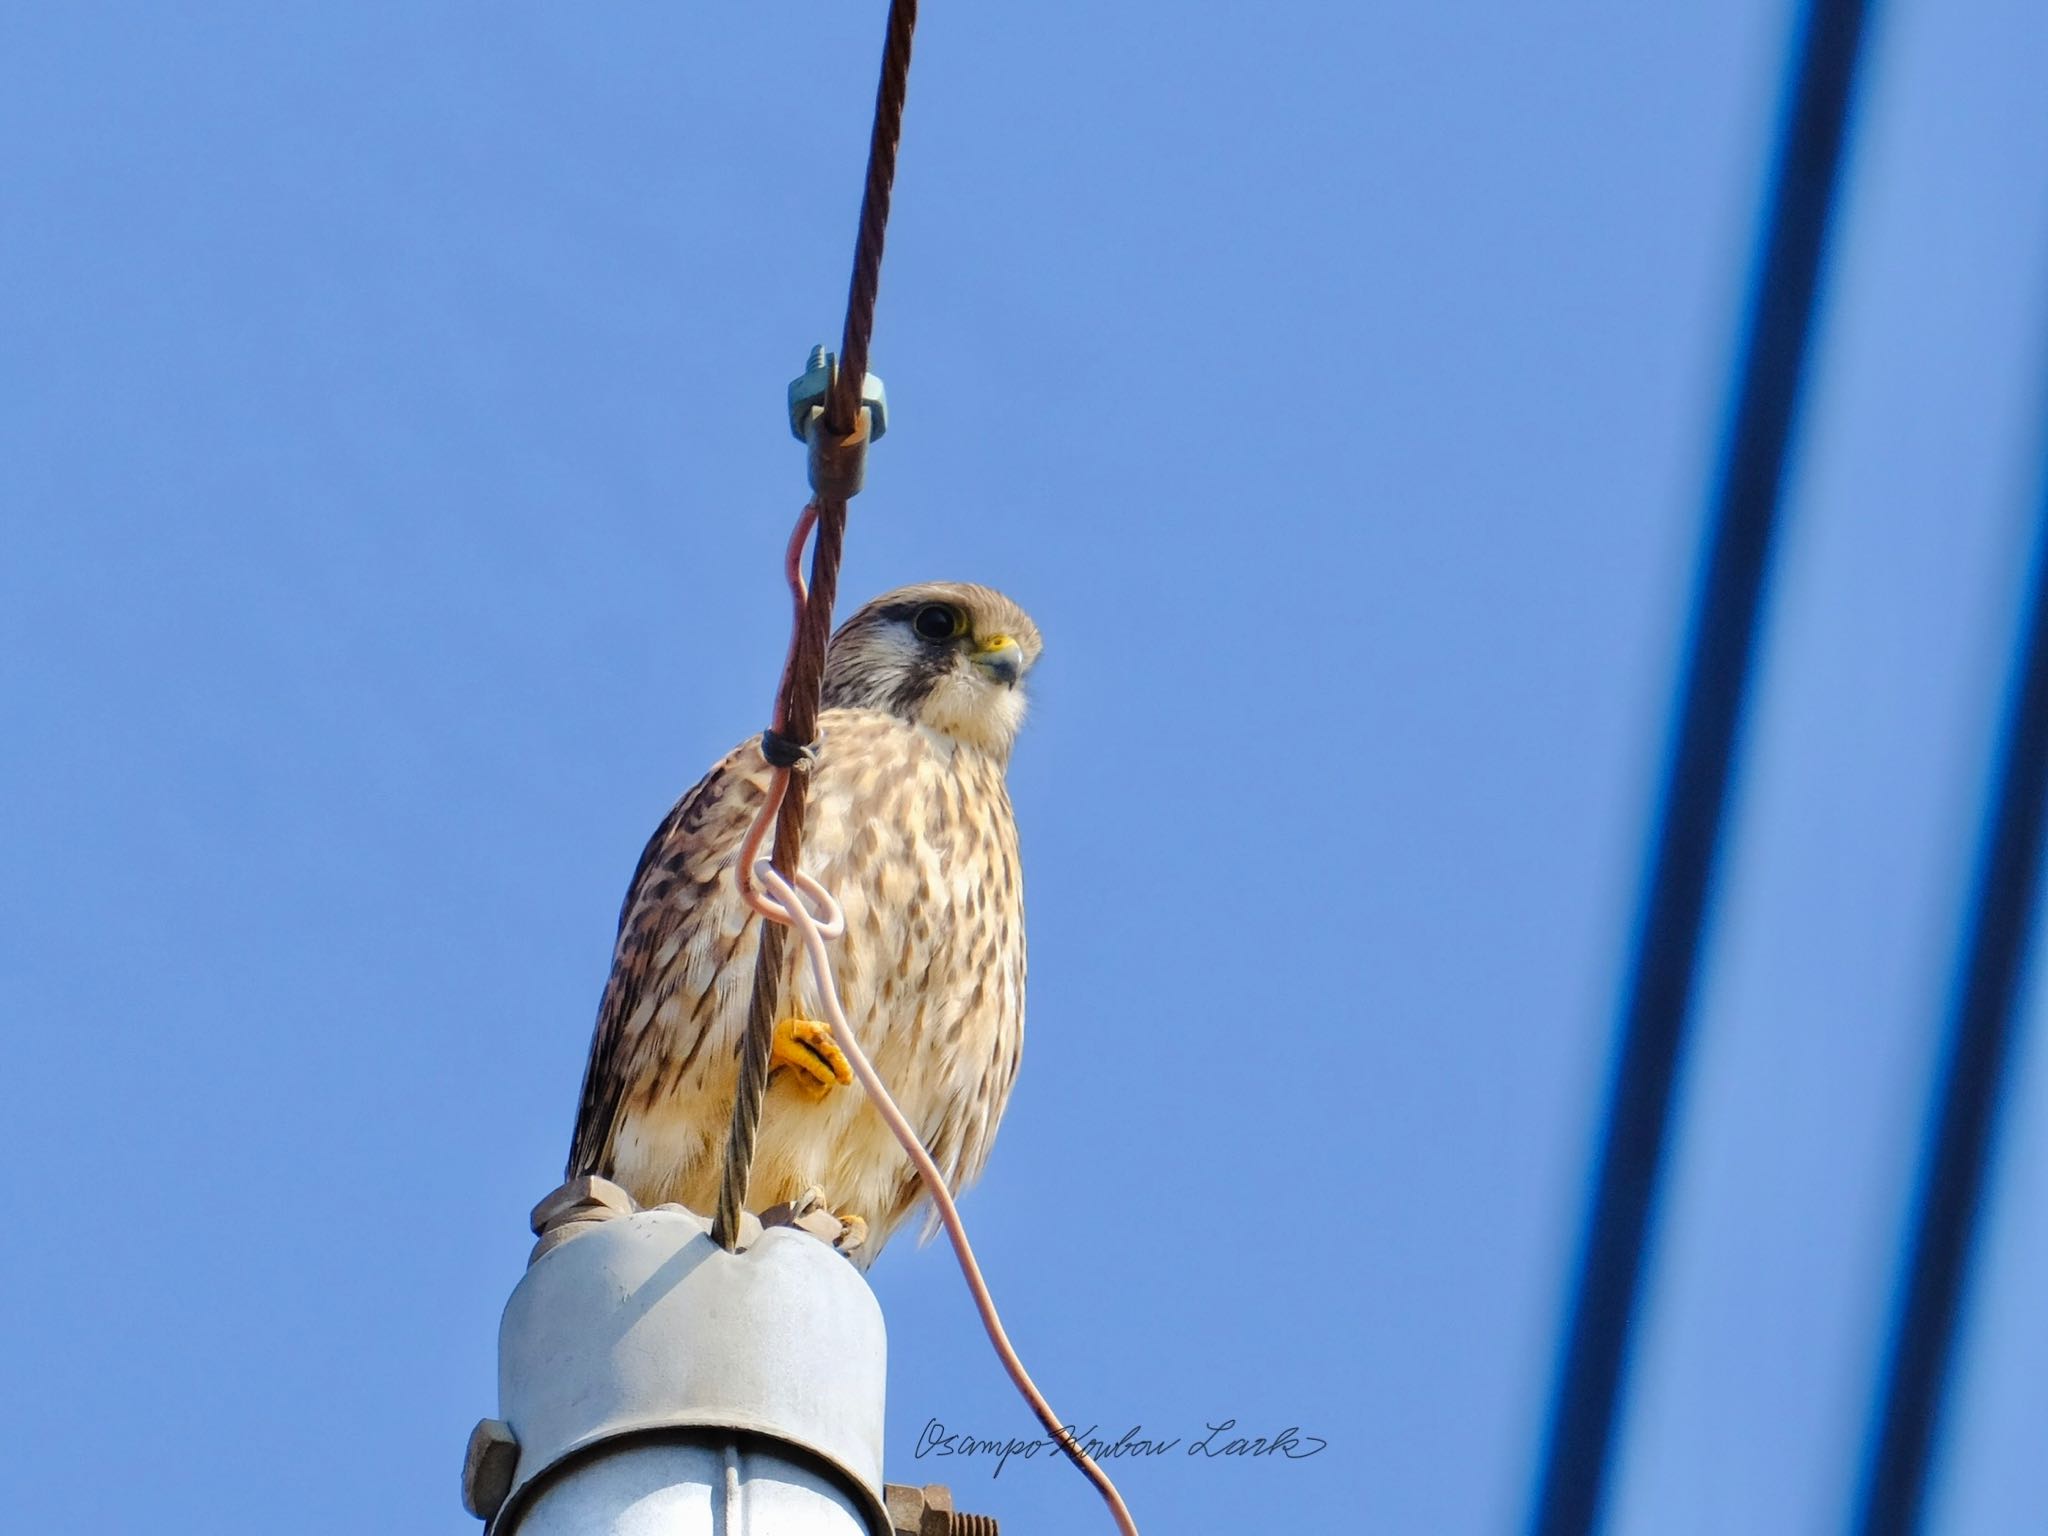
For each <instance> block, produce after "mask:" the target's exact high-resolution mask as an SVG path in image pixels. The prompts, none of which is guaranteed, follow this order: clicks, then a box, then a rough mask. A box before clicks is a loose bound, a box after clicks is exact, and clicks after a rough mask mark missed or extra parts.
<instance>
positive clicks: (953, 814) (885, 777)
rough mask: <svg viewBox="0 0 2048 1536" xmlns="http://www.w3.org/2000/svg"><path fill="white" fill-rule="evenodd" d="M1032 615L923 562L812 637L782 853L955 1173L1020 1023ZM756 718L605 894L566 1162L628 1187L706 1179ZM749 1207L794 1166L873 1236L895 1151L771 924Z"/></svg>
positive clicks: (864, 1018) (870, 1031) (722, 1095)
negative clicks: (767, 1051)
mask: <svg viewBox="0 0 2048 1536" xmlns="http://www.w3.org/2000/svg"><path fill="white" fill-rule="evenodd" d="M1039 649H1040V642H1039V637H1038V628H1037V626H1036V625H1034V624H1033V623H1032V622H1031V620H1030V618H1029V617H1028V616H1026V614H1025V613H1024V611H1023V610H1022V609H1021V608H1019V607H1018V606H1017V605H1016V604H1015V603H1013V602H1011V601H1010V600H1009V599H1008V598H1007V597H1004V596H1003V595H1002V594H1001V593H1000V592H995V591H991V590H990V589H989V588H987V587H978V586H970V585H966V584H964V583H953V582H933V583H929V584H926V585H922V586H913V587H904V588H901V589H899V590H898V591H894V592H890V593H887V594H885V595H884V596H882V597H878V598H876V599H875V600H874V601H873V602H871V603H869V604H868V605H867V606H866V607H864V608H862V609H861V610H860V611H859V612H857V613H855V614H854V615H853V616H852V617H851V618H850V619H848V620H847V621H846V622H845V623H844V624H843V625H841V626H840V628H839V631H838V632H837V633H836V634H835V635H834V636H833V637H832V642H831V646H830V648H829V650H828V651H827V653H826V663H825V683H824V696H823V711H822V713H821V715H820V717H819V740H818V755H817V761H816V763H815V765H814V766H813V767H812V769H811V770H810V775H811V783H810V802H809V806H808V809H807V812H806V816H805V821H804V841H803V866H804V869H805V870H806V871H807V872H808V873H810V874H811V875H813V876H814V877H816V878H817V879H818V880H820V881H822V882H823V883H824V885H825V887H826V889H828V890H830V891H831V892H832V893H833V894H834V895H835V896H836V897H837V898H838V900H839V904H840V906H841V907H842V908H843V909H844V911H845V913H846V932H845V936H844V937H843V938H841V939H840V940H838V941H837V943H835V944H834V945H833V951H834V952H833V964H834V968H835V970H836V972H837V976H838V981H839V990H840V996H841V999H842V1001H843V1002H844V1003H845V1006H846V1016H847V1019H848V1021H849V1022H850V1023H851V1024H852V1026H853V1028H854V1030H855V1032H856V1033H857V1035H858V1037H859V1039H860V1041H861V1043H862V1045H863V1046H865V1047H866V1049H867V1052H868V1054H869V1056H870V1057H871V1058H872V1059H873V1061H874V1064H875V1068H876V1070H877V1071H878V1072H879V1073H880V1074H881V1077H882V1081H883V1082H885V1083H886V1084H888V1085H889V1088H890V1091H891V1092H892V1093H893V1094H894V1096H895V1098H896V1101H897V1103H898V1104H899V1105H900V1106H901V1107H902V1109H903V1112H904V1114H905V1115H906V1116H907V1117H908V1118H909V1120H910V1123H911V1124H912V1125H913V1126H915V1127H916V1128H917V1131H918V1134H919V1136H920V1137H922V1138H923V1141H924V1144H925V1146H926V1147H927V1148H928V1149H929V1150H930V1152H931V1154H932V1157H933V1159H934V1160H935V1161H936V1162H937V1163H938V1165H939V1168H940V1169H941V1170H942V1171H943V1172H944V1174H945V1176H946V1182H947V1185H948V1187H949V1188H951V1189H953V1190H955V1191H958V1190H960V1189H962V1188H964V1187H965V1186H966V1185H967V1184H969V1183H970V1182H972V1181H973V1179H974V1178H975V1177H976V1176H977V1175H978V1174H979V1173H980V1172H981V1170H982V1167H983V1165H984V1164H985V1163H986V1162H987V1160H988V1154H989V1148H990V1146H991V1145H992V1144H993V1142H994V1140H995V1133H996V1125H997V1122H999V1121H1000V1120H1001V1119H1002V1115H1003V1107H1004V1105H1005V1104H1006V1103H1007V1102H1008V1100H1009V1097H1010V1088H1011V1085H1012V1084H1013V1083H1014V1082H1015V1080H1016V1076H1017V1062H1018V1057H1019V1053H1020V1051H1021V1049H1022V1046H1023V1038H1024V905H1023V898H1024V889H1023V880H1022V875H1021V872H1020V870H1019V867H1018V862H1017V828H1016V823H1015V821H1014V819H1013V817H1012V815H1011V810H1010V796H1009V792H1008V790H1007V789H1006V788H1005V786H1004V782H1003V774H1004V769H1005V768H1006V766H1007V765H1008V762H1009V757H1010V748H1011V745H1012V743H1013V742H1014V741H1015V740H1016V736H1017V731H1018V728H1019V726H1021V725H1022V724H1023V720H1024V691H1023V682H1024V678H1025V675H1026V674H1027V673H1028V672H1029V671H1030V670H1031V667H1032V664H1033V663H1034V662H1036V661H1037V660H1038V655H1039ZM769 774H770V770H769V767H768V765H767V763H766V762H765V761H764V760H763V758H762V756H761V749H760V738H759V737H758V736H757V737H754V738H752V739H750V740H748V741H746V742H743V743H741V744H740V745H739V746H738V747H736V748H734V749H733V750H732V751H731V752H729V753H727V754H726V756H725V758H724V759H723V760H722V761H721V762H720V763H719V764H718V765H717V766H716V767H714V768H713V769H712V770H711V771H710V773H708V774H706V775H705V776H704V778H703V779H702V780H700V781H699V782H698V784H697V786H696V787H695V788H694V789H692V790H691V791H690V792H689V793H688V794H686V795H684V796H683V798H682V799H681V800H679V801H678V802H677V803H676V806H675V809H674V810H672V811H670V812H669V814H668V818H667V820H665V821H664V822H662V824H661V826H660V827H659V828H658V829H657V830H656V832H655V834H654V836H653V838H652V840H651V841H649V843H648V844H647V849H646V852H644V853H643V854H641V856H640V867H639V868H638V869H637V870H635V871H634V873H633V883H632V885H631V887H630V888H629V889H628V891H627V893H626V904H625V907H624V909H623V911H621V913H620V915H619V936H618V944H617V948H616V950H615V952H614V955H613V959H612V972H611V979H610V981H609V982H607V983H606V986H605V990H604V1000H603V1002H602V1003H601V1005H600V1006H599V1009H598V1016H597V1029H596V1033H595V1035H594V1036H593V1038H592V1041H591V1047H590V1063H589V1066H588V1067H587V1069H586V1070H585V1072H584V1077H583V1103H582V1108H581V1110H580V1111H579V1112H578V1115H577V1119H576V1137H575V1142H574V1145H573V1146H572V1147H571V1150H570V1153H569V1167H568V1174H569V1177H571V1178H575V1177H577V1176H579V1175H581V1174H592V1173H594V1174H602V1175H604V1176H605V1177H607V1178H610V1179H612V1180H614V1181H615V1182H617V1183H619V1184H621V1185H623V1186H624V1187H625V1189H626V1190H627V1192H628V1193H630V1194H631V1195H632V1196H633V1197H634V1198H635V1199H636V1200H638V1201H639V1202H640V1203H641V1204H642V1205H658V1204H662V1203H664V1202H667V1201H680V1202H681V1203H682V1204H684V1205H686V1206H688V1207H690V1208H691V1209H692V1210H695V1211H699V1212H708V1211H710V1210H711V1209H712V1208H713V1207H714V1206H715V1204H716V1202H717V1192H718V1184H719V1179H720V1174H721V1167H720V1165H721V1160H722V1158H723V1156H724V1149H725V1138H726V1127H727V1123H728V1121H729V1119H730V1116H731V1113H732V1102H733V1093H734V1090H735V1087H736V1084H737V1081H738V1074H739V1050H740V1039H741V1035H742V1033H743V1032H744V1028H745V1024H746V1017H747V1005H748V994H749V989H750V986H751V982H752V973H753V964H754V952H755V946H756V936H757V933H758V928H759V924H760V922H761V919H760V918H759V917H758V916H757V915H755V914H754V913H753V912H752V911H751V910H749V909H748V908H747V906H746V905H745V904H744V903H743V902H742V900H741V898H740V895H739V891H738V889H737V886H736V884H735V864H736V862H737V855H738V853H739V847H740V841H741V839H742V838H744V837H745V835H746V832H747V828H748V826H749V824H750V823H751V822H752V821H753V818H754V815H755V812H756V811H757V810H758V809H759V808H760V805H761V803H762V799H763V796H764V795H765V793H766V789H767V785H768V780H769ZM782 969H783V974H782V976H781V980H780V993H779V997H778V1003H777V1009H776V1018H777V1019H778V1020H779V1021H780V1022H778V1024H777V1025H776V1030H775V1046H774V1055H773V1057H772V1063H773V1065H772V1070H771V1073H770V1076H769V1082H768V1097H767V1101H766V1104H765V1105H764V1107H763V1110H762V1117H761V1133H760V1142H759V1145H758V1148H757V1150H756V1153H755V1159H754V1166H753V1172H752V1178H751V1183H750V1184H749V1186H748V1191H747V1201H746V1205H747V1208H748V1209H750V1210H756V1211H758V1210H761V1209H763V1208H764V1207H766V1206H768V1205H771V1204H774V1203H778V1202H781V1201H785V1200H795V1199H799V1198H800V1197H803V1196H805V1195H806V1194H807V1192H809V1191H816V1192H818V1194H819V1195H821V1196H822V1200H823V1203H824V1204H825V1205H827V1206H829V1207H830V1209H831V1210H832V1211H834V1212H836V1213H837V1214H838V1215H839V1216H841V1217H842V1218H843V1219H845V1220H847V1221H848V1223H849V1232H853V1231H857V1230H858V1225H859V1223H861V1222H864V1223H865V1226H866V1236H865V1240H864V1241H860V1240H858V1239H856V1241H859V1252H858V1254H857V1257H858V1258H859V1260H860V1261H861V1262H862V1263H867V1262H871V1261H872V1260H873V1258H874V1256H875V1255H876V1254H877V1253H879V1252H880V1251H881V1248H882V1245H883V1244H884V1243H885V1242H886V1241H887V1240H888V1238H889V1235H890V1233H891V1232H893V1231H894V1230H895V1229H896V1228H897V1227H898V1226H900V1225H901V1224H902V1222H903V1220H904V1218H905V1217H907V1216H908V1215H909V1214H910V1212H911V1210H912V1209H913V1208H914V1207H915V1206H916V1205H917V1204H918V1202H919V1199H920V1197H921V1189H920V1185H919V1182H918V1179H917V1175H916V1174H915V1172H914V1171H913V1170H912V1168H911V1165H910V1161H909V1159H908V1158H907V1157H905V1156H904V1154H903V1151H902V1149H901V1148H900V1147H899V1146H898V1145H897V1144H896V1141H895V1139H894V1138H893V1137H892V1136H891V1135H890V1134H889V1131H888V1128H887V1127H886V1126H884V1125H883V1124H882V1121H881V1117H880V1116H879V1115H877V1114H876V1113H875V1111H874V1110H873V1109H872V1108H871V1107H870V1106H869V1104H868V1103H867V1100H866V1096H865V1095H864V1094H862V1093H861V1091H860V1090H859V1089H858V1088H855V1087H851V1086H849V1085H850V1084H851V1083H852V1074H851V1072H850V1070H849V1069H848V1066H847V1063H846V1060H845V1058H844V1057H843V1056H842V1055H841V1054H840V1052H839V1050H838V1048H837V1047H836V1046H835V1045H834V1044H833V1043H832V1038H831V1033H830V1031H829V1030H828V1029H827V1028H826V1027H825V1026H824V1025H823V1024H822V1023H819V1022H817V1021H818V1020H821V1019H823V1018H824V1017H825V1013H824V1010H823V1009H822V1008H821V1007H820V1006H819V1004H818V999H817V995H816V988H815V983H814V982H813V980H812V977H811V975H810V970H809V967H808V965H807V964H806V963H805V960H804V954H803V946H802V945H801V944H799V943H795V942H792V943H791V944H789V945H788V946H787V954H786V955H785V958H784V962H783V968H782Z"/></svg>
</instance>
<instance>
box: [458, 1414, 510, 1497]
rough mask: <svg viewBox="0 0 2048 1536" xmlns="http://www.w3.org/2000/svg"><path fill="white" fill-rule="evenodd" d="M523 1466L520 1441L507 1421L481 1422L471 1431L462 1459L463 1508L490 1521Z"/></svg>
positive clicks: (487, 1420)
mask: <svg viewBox="0 0 2048 1536" xmlns="http://www.w3.org/2000/svg"><path fill="white" fill-rule="evenodd" d="M518 1466H519V1442H518V1441H517V1440H516V1439H514V1438H513V1436H512V1426H511V1425H510V1424H507V1423H506V1422H505V1421H504V1420H503V1419H479V1420H477V1426H476V1428H475V1429H472V1430H471V1431H470V1432H469V1448H468V1450H466V1451H464V1452H463V1456H462V1507H463V1508H464V1509H466V1510H468V1511H469V1512H470V1513H471V1514H472V1515H475V1516H476V1517H477V1519H479V1520H489V1519H490V1518H492V1517H493V1516H494V1515H496V1514H497V1513H498V1511H499V1509H500V1508H502V1507H503V1506H504V1503H505V1495H506V1494H508V1493H510V1492H511V1491H512V1474H513V1472H514V1471H516V1470H517V1469H518Z"/></svg>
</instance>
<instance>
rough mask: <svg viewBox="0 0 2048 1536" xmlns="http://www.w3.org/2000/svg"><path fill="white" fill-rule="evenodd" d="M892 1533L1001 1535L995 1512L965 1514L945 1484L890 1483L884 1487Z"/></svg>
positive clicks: (900, 1535)
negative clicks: (919, 1485) (956, 1504)
mask: <svg viewBox="0 0 2048 1536" xmlns="http://www.w3.org/2000/svg"><path fill="white" fill-rule="evenodd" d="M882 1499H883V1503H884V1505H885V1507H886V1508H887V1509H888V1511H889V1531H890V1536H999V1532H998V1531H997V1529H996V1522H995V1518H994V1517H993V1516H992V1515H963V1514H961V1513H960V1512H959V1511H957V1510H955V1509H954V1508H953V1490H952V1489H951V1488H948V1487H947V1486H946V1485H945V1484H944V1483H926V1484H925V1485H924V1486H923V1487H922V1488H918V1487H914V1486H912V1485H911V1484H909V1483H890V1484H888V1485H887V1486H886V1487H884V1488H883V1489H882Z"/></svg>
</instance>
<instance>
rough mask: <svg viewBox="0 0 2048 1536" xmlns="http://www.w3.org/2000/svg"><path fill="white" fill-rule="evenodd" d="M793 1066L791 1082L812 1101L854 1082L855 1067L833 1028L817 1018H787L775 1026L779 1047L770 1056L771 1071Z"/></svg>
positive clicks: (776, 1043) (776, 1044)
mask: <svg viewBox="0 0 2048 1536" xmlns="http://www.w3.org/2000/svg"><path fill="white" fill-rule="evenodd" d="M778 1067H793V1068H794V1069H795V1071H796V1075H795V1076H794V1077H793V1078H791V1079H790V1081H791V1082H793V1083H795V1084H796V1087H797V1091H798V1092H800V1093H802V1094H803V1095H804V1097H805V1098H808V1099H822V1098H824V1097H825V1095H826V1094H828V1093H830V1092H831V1091H832V1090H833V1089H834V1088H835V1087H840V1086H843V1085H844V1084H847V1083H850V1082H852V1081H853V1068H852V1066H851V1065H849V1064H848V1062H847V1060H846V1053H845V1052H843V1051H841V1050H840V1049H839V1047H838V1045H837V1044H835V1043H834V1041H833V1039H832V1030H831V1027H830V1026H829V1025H825V1024H820V1023H819V1022H818V1021H817V1020H816V1019H798V1018H789V1019H783V1020H781V1021H780V1022H779V1023H777V1024H776V1026H775V1046H774V1049H773V1050H772V1051H771V1052H770V1054H769V1068H768V1070H769V1072H770V1073H771V1074H772V1073H773V1072H774V1071H775V1070H776V1068H778Z"/></svg>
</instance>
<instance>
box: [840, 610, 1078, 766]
mask: <svg viewBox="0 0 2048 1536" xmlns="http://www.w3.org/2000/svg"><path fill="white" fill-rule="evenodd" d="M1041 648H1042V645H1041V642H1040V640H1039V638H1038V626H1037V625H1036V624H1033V623H1032V622H1031V617H1030V615H1029V614H1027V613H1025V611H1024V610H1023V609H1022V608H1019V607H1018V606H1017V605H1016V604H1015V603H1013V602H1011V601H1010V600H1009V599H1008V598H1007V597H1005V596H1003V594H1002V593H1000V592H997V591H995V590H994V589H993V588H990V587H977V586H973V585H970V584H969V583H967V582H961V581H929V582H924V583H922V584H921V585H918V586H914V587H898V588H897V589H896V590H895V591H894V592H885V593H883V594H882V595H881V596H880V597H878V598H876V599H875V600H874V601H873V602H871V603H869V604H868V605H867V606H866V607H864V608H862V609H861V610H860V611H859V612H857V613H855V614H854V615H853V617H851V618H850V619H848V620H847V621H846V622H845V623H844V624H842V625H840V626H839V632H838V633H837V634H835V635H834V636H833V637H832V645H831V648H830V649H829V650H828V651H827V652H826V655H825V696H824V705H825V707H826V708H827V709H880V710H886V711H888V712H889V713H890V714H892V715H898V716H900V717H902V718H903V719H905V720H910V721H914V722H915V723H917V724H919V725H923V726H928V727H930V728H931V729H932V730H934V731H937V732H939V733H940V734H941V735H945V736H951V737H953V738H954V739H955V740H957V741H964V742H969V743H971V744H973V745H975V746H978V747H981V748H982V749H983V750H985V751H989V752H993V753H994V754H996V756H998V757H1007V756H1008V755H1009V751H1010V744H1011V743H1012V742H1013V741H1015V740H1016V739H1017V728H1018V727H1019V726H1021V725H1022V724H1023V723H1024V686H1023V684H1024V677H1025V674H1026V673H1028V672H1029V671H1030V670H1031V667H1032V664H1033V663H1034V662H1036V661H1037V660H1038V653H1039V651H1040V649H1041Z"/></svg>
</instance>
